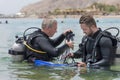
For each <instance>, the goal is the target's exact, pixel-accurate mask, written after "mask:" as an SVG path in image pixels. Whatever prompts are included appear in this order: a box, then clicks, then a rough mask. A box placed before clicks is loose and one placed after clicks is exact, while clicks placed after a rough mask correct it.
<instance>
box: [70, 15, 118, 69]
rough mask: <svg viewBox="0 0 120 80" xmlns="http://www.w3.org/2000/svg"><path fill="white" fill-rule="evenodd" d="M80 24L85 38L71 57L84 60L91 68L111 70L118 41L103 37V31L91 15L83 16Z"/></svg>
mask: <svg viewBox="0 0 120 80" xmlns="http://www.w3.org/2000/svg"><path fill="white" fill-rule="evenodd" d="M79 23H80V27H81V29H82V30H83V33H85V36H84V37H83V38H82V42H81V43H80V44H79V49H78V50H77V51H76V52H74V54H71V55H70V56H73V57H74V58H82V62H83V63H85V64H86V65H87V67H89V68H103V69H109V68H110V66H111V65H112V64H113V63H114V58H115V57H114V55H115V52H116V44H117V41H114V42H115V43H113V42H112V40H111V38H110V37H107V36H103V34H102V32H103V31H102V30H101V29H100V28H97V25H96V22H95V20H94V18H93V16H91V15H82V16H81V18H80V20H79Z"/></svg>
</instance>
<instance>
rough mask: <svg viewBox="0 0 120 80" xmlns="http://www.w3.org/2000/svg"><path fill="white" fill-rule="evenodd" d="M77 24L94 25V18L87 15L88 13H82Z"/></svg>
mask: <svg viewBox="0 0 120 80" xmlns="http://www.w3.org/2000/svg"><path fill="white" fill-rule="evenodd" d="M79 24H86V25H88V26H89V27H90V26H92V25H95V26H96V22H95V19H94V18H93V16H92V15H89V14H85V15H82V16H81V17H80V20H79Z"/></svg>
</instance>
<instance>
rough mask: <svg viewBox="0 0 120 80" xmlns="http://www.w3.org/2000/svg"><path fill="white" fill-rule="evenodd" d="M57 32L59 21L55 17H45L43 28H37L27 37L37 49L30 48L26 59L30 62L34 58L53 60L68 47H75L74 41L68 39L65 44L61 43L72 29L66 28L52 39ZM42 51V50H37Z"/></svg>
mask: <svg viewBox="0 0 120 80" xmlns="http://www.w3.org/2000/svg"><path fill="white" fill-rule="evenodd" d="M56 32H57V21H56V20H54V19H48V18H46V19H44V20H43V22H42V29H39V30H36V31H34V32H33V33H31V34H30V35H29V37H28V39H27V42H26V43H27V44H28V45H29V46H30V47H32V48H33V49H35V50H36V51H33V50H31V49H29V48H27V50H26V59H27V60H28V62H34V60H43V61H51V60H53V59H54V57H57V56H59V55H61V54H62V53H63V52H64V51H65V50H66V49H67V48H73V46H74V45H73V42H72V41H66V43H65V44H63V45H61V46H59V47H57V46H58V45H60V44H61V43H62V42H63V40H64V39H65V37H66V34H67V33H68V32H72V31H71V30H70V29H68V30H66V31H65V32H64V33H62V34H61V35H60V36H58V37H57V38H55V39H51V38H50V37H52V36H53V35H54V34H55V33H56ZM37 51H41V52H39V53H38V52H37Z"/></svg>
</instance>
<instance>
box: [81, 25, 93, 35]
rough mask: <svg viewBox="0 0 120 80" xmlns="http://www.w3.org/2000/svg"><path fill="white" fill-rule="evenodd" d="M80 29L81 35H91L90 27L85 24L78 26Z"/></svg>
mask: <svg viewBox="0 0 120 80" xmlns="http://www.w3.org/2000/svg"><path fill="white" fill-rule="evenodd" d="M80 27H81V29H82V30H83V33H85V35H87V36H91V35H92V34H93V31H92V27H89V26H88V25H86V24H80Z"/></svg>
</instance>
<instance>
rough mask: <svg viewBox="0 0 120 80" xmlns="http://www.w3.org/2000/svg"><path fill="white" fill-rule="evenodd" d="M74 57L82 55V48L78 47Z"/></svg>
mask: <svg viewBox="0 0 120 80" xmlns="http://www.w3.org/2000/svg"><path fill="white" fill-rule="evenodd" d="M73 54H74V58H80V57H81V56H82V52H81V49H78V50H77V51H76V52H74V53H73Z"/></svg>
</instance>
